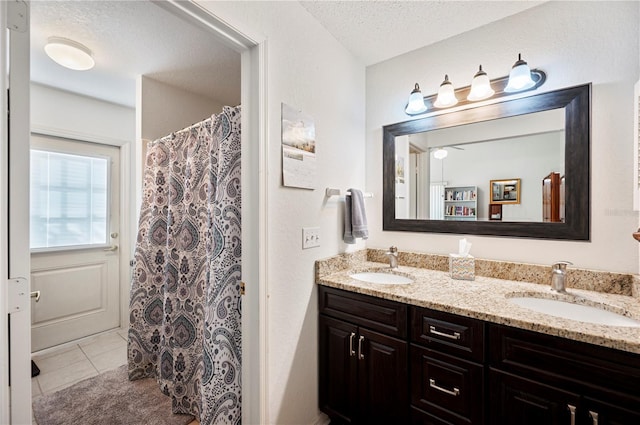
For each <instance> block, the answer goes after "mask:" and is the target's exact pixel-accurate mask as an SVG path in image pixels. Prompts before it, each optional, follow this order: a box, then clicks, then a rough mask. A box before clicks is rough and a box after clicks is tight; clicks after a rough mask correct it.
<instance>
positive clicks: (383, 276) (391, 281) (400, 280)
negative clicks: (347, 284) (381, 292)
mask: <svg viewBox="0 0 640 425" xmlns="http://www.w3.org/2000/svg"><path fill="white" fill-rule="evenodd" d="M350 276H351V277H352V278H354V279H357V280H361V281H363V282H368V283H382V284H385V285H406V284H408V283H411V282H413V280H411V279H409V278H408V277H405V276H401V275H399V274H392V273H382V272H363V273H354V274H352V275H350Z"/></svg>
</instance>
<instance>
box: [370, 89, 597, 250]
mask: <svg viewBox="0 0 640 425" xmlns="http://www.w3.org/2000/svg"><path fill="white" fill-rule="evenodd" d="M590 98H591V85H583V86H578V87H572V88H568V89H562V90H557V91H553V92H549V93H543V94H539V95H535V96H530V97H524V98H520V99H515V100H510V101H505V102H499V103H494V104H491V105H486V106H481V107H477V108H473V109H467V110H462V111H457V112H451V113H444V114H441V115H435V116H431V117H426V118H421V119H417V120H413V121H406V122H401V123H397V124H392V125H388V126H385V127H383V229H384V230H403V231H414V232H436V233H462V234H478V235H494V236H516V237H531V238H544V239H569V240H589V230H590V229H589V219H590V202H589V196H590V187H589V178H590V157H589V153H590V110H591V107H590Z"/></svg>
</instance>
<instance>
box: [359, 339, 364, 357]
mask: <svg viewBox="0 0 640 425" xmlns="http://www.w3.org/2000/svg"><path fill="white" fill-rule="evenodd" d="M362 341H364V337H363V336H362V335H361V336H360V338H358V358H359V359H360V360H364V354H363V353H362Z"/></svg>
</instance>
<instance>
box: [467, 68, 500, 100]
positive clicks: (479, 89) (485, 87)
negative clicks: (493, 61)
mask: <svg viewBox="0 0 640 425" xmlns="http://www.w3.org/2000/svg"><path fill="white" fill-rule="evenodd" d="M494 93H495V91H494V90H493V89H492V88H491V81H489V77H488V76H487V73H486V72H484V71H483V70H482V65H480V69H478V72H476V75H474V76H473V80H472V81H471V92H470V93H469V96H467V100H471V101H474V102H475V101H478V100H484V99H488V98H490V97H491V96H493V94H494Z"/></svg>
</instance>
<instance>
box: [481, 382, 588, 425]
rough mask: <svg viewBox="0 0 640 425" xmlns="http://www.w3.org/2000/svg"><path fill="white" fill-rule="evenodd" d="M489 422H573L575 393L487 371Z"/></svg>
mask: <svg viewBox="0 0 640 425" xmlns="http://www.w3.org/2000/svg"><path fill="white" fill-rule="evenodd" d="M490 392H491V395H490V397H489V399H490V400H491V402H490V403H491V407H490V409H491V410H490V423H491V424H493V425H540V424H545V425H575V424H577V423H578V418H577V415H578V414H579V413H580V411H581V410H580V406H579V400H580V397H579V396H578V395H577V394H573V393H571V392H568V391H563V390H561V389H558V388H555V387H551V386H548V385H543V384H540V383H538V382H535V381H531V380H528V379H523V378H519V377H516V376H514V375H510V374H507V373H502V372H498V371H495V370H491V372H490Z"/></svg>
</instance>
